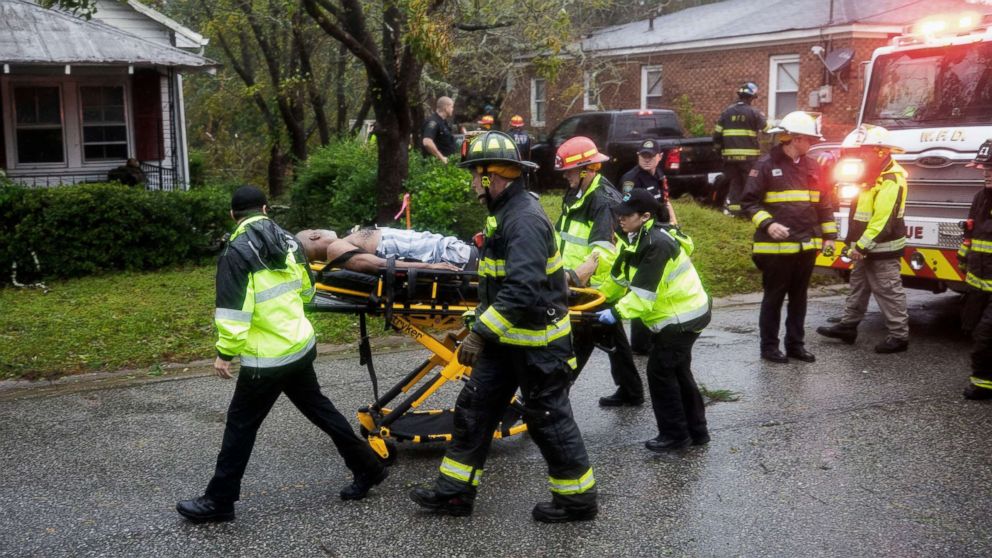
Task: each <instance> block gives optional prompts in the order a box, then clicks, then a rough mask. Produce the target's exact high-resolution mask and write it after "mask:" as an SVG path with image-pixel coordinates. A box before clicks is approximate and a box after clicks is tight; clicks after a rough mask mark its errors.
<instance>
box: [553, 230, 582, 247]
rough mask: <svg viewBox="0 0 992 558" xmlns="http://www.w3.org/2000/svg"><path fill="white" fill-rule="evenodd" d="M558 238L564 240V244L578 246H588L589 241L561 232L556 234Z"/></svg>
mask: <svg viewBox="0 0 992 558" xmlns="http://www.w3.org/2000/svg"><path fill="white" fill-rule="evenodd" d="M558 236H560V237H561V238H562V240H564V241H565V242H571V243H572V244H576V245H578V246H588V245H589V241H588V240H587V239H585V238H582V237H581V236H575V235H574V234H571V233H567V232H564V231H563V232H560V233H558Z"/></svg>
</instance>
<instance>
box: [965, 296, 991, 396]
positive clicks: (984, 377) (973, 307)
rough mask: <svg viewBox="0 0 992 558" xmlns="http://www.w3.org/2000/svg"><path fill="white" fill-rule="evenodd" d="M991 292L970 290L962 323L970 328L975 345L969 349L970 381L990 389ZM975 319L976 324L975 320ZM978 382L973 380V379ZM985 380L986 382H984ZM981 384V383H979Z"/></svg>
mask: <svg viewBox="0 0 992 558" xmlns="http://www.w3.org/2000/svg"><path fill="white" fill-rule="evenodd" d="M990 301H992V293H989V292H985V291H980V290H977V289H974V290H970V291H969V292H968V295H967V298H966V300H965V307H964V315H963V317H962V325H963V326H964V327H965V328H967V329H971V330H972V334H971V337H972V339H974V341H975V345H974V347H973V348H972V351H971V377H972V383H973V384H974V385H976V386H977V387H982V388H986V389H992V388H990V387H989V386H992V304H989V302H990ZM976 320H977V322H978V323H977V324H976V323H975V321H976ZM976 379H977V380H978V382H975V380H976ZM986 382H987V383H986ZM979 384H982V385H979Z"/></svg>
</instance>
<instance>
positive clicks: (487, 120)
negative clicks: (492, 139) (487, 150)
mask: <svg viewBox="0 0 992 558" xmlns="http://www.w3.org/2000/svg"><path fill="white" fill-rule="evenodd" d="M495 123H496V119H495V118H493V117H492V115H489V114H486V115H484V116H483V117H482V118H480V119H479V122H477V124H478V125H479V129H480V130H483V131H485V132H488V131H490V130H492V129H493V124H495Z"/></svg>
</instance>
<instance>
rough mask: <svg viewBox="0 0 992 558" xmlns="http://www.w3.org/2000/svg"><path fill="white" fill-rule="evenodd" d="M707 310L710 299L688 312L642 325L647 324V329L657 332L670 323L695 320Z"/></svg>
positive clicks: (708, 309)
mask: <svg viewBox="0 0 992 558" xmlns="http://www.w3.org/2000/svg"><path fill="white" fill-rule="evenodd" d="M709 311H710V301H709V300H707V301H706V304H703V305H702V306H700V307H698V308H694V309H692V310H689V311H688V312H683V313H681V314H675V315H674V316H672V317H671V318H666V319H664V320H661V321H660V322H656V323H653V324H644V325H646V326H648V329H650V330H651V331H653V332H654V333H658V332H659V331H661V330H663V329H665V327H667V326H670V325H672V324H680V323H683V322H688V321H691V320H695V319H696V318H701V317H703V316H705V315H706V313H707V312H709Z"/></svg>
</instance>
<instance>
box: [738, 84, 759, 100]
mask: <svg viewBox="0 0 992 558" xmlns="http://www.w3.org/2000/svg"><path fill="white" fill-rule="evenodd" d="M737 95H739V96H741V97H756V96H757V95H758V84H757V83H754V82H753V81H748V82H745V83H744V85H741V86H740V87H739V88H738V89H737Z"/></svg>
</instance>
